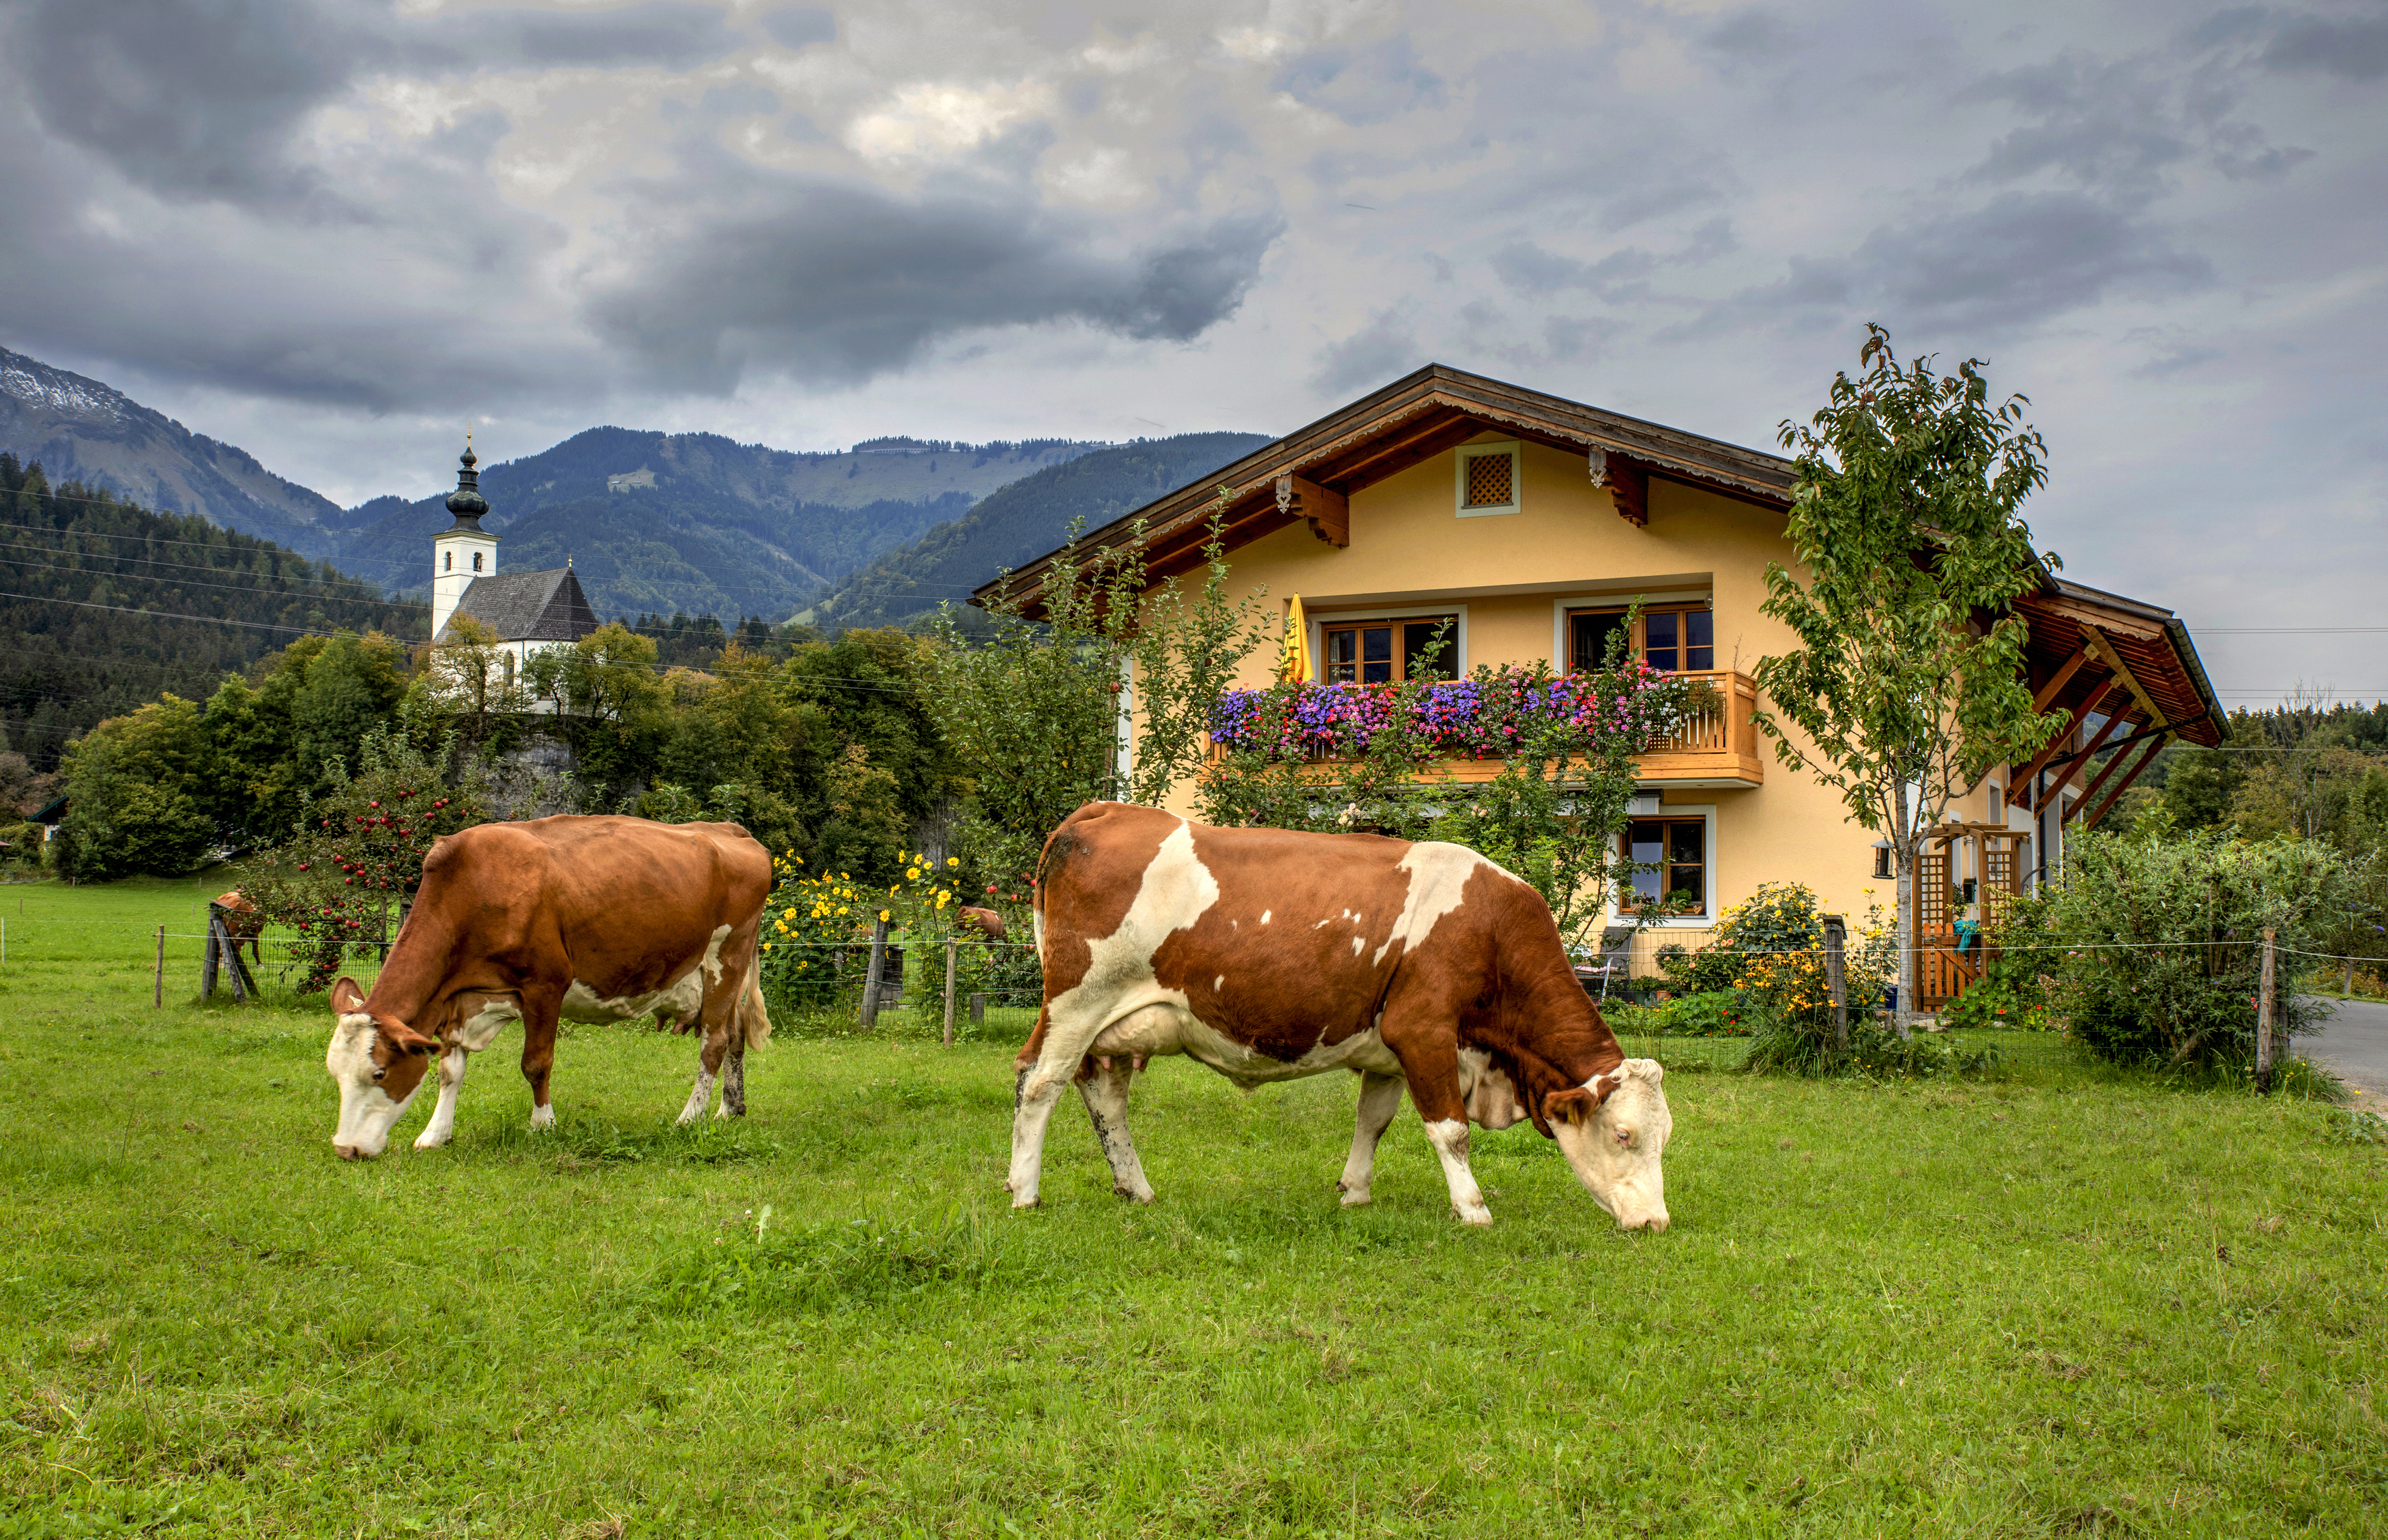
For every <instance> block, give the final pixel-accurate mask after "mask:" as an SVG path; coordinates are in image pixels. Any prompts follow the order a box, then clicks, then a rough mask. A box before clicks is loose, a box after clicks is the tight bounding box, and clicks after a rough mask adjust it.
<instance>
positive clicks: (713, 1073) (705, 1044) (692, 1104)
mask: <svg viewBox="0 0 2388 1540" xmlns="http://www.w3.org/2000/svg"><path fill="white" fill-rule="evenodd" d="M696 1043H697V1048H696V1084H695V1085H694V1086H692V1087H691V1088H689V1093H688V1105H687V1106H685V1107H682V1108H681V1109H680V1123H681V1124H682V1125H683V1126H685V1125H687V1124H691V1123H693V1122H695V1121H696V1120H697V1119H698V1118H700V1117H703V1116H704V1115H705V1108H706V1107H707V1106H709V1105H710V1104H711V1103H712V1101H713V1084H714V1081H715V1080H717V1079H718V1078H719V1076H720V1075H721V1062H722V1061H723V1060H724V1059H726V1058H728V1057H729V1056H730V1035H729V1034H728V1033H726V1032H724V1033H715V1032H704V1033H702V1034H701V1035H700V1036H699V1037H697V1039H696ZM740 1072H741V1075H742V1076H743V1072H744V1071H743V1064H742V1065H741V1071H740ZM742 1085H743V1081H742ZM742 1094H743V1091H742Z"/></svg>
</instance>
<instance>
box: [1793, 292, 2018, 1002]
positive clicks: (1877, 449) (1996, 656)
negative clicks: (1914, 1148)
mask: <svg viewBox="0 0 2388 1540" xmlns="http://www.w3.org/2000/svg"><path fill="white" fill-rule="evenodd" d="M1866 333H1867V335H1866V342H1865V345H1864V347H1863V348H1862V349H1861V350H1860V352H1859V355H1858V356H1859V363H1860V365H1861V373H1860V374H1859V375H1857V376H1856V377H1854V378H1853V377H1851V376H1850V375H1848V373H1846V372H1842V373H1839V374H1836V375H1835V376H1834V379H1833V385H1832V389H1831V396H1830V401H1829V404H1827V405H1826V406H1824V407H1823V409H1822V410H1820V411H1819V412H1817V413H1816V414H1815V416H1814V417H1813V418H1812V419H1811V421H1810V424H1809V425H1805V426H1802V425H1797V424H1794V423H1791V422H1787V421H1786V422H1785V423H1784V425H1783V429H1782V439H1783V444H1784V447H1785V448H1786V449H1788V450H1790V451H1791V452H1792V454H1793V456H1794V460H1795V464H1796V475H1797V481H1796V483H1795V488H1794V491H1793V501H1792V505H1791V514H1790V519H1789V535H1790V540H1791V546H1792V550H1793V552H1794V553H1795V554H1796V557H1797V564H1798V567H1799V570H1798V571H1797V572H1796V573H1795V572H1794V571H1792V570H1790V569H1787V568H1785V566H1782V565H1781V564H1780V563H1770V564H1769V565H1768V567H1767V574H1766V583H1767V599H1766V603H1765V605H1763V606H1762V608H1763V609H1764V612H1765V613H1766V614H1768V615H1770V616H1772V617H1774V618H1775V619H1777V620H1780V621H1782V622H1783V623H1784V624H1785V625H1786V626H1788V627H1789V628H1790V629H1791V630H1792V631H1793V632H1794V633H1795V634H1796V635H1797V638H1798V642H1799V644H1798V646H1797V647H1796V648H1794V649H1792V650H1791V651H1789V652H1787V653H1784V654H1781V655H1774V656H1770V657H1766V658H1763V659H1761V660H1759V665H1758V668H1757V670H1756V677H1757V682H1758V685H1759V689H1760V690H1761V691H1762V692H1763V694H1764V695H1765V697H1766V699H1767V701H1768V702H1769V703H1770V704H1769V706H1767V707H1766V708H1763V709H1761V710H1759V712H1758V713H1757V722H1758V725H1759V728H1760V729H1761V730H1762V731H1764V732H1766V733H1767V734H1768V735H1769V736H1771V737H1772V738H1773V740H1774V747H1775V753H1776V754H1777V756H1778V757H1781V759H1782V760H1783V762H1784V763H1785V764H1786V765H1788V766H1790V767H1791V768H1792V769H1794V770H1808V771H1810V772H1811V773H1812V774H1813V775H1814V776H1815V777H1816V778H1817V779H1818V780H1819V781H1821V782H1822V783H1824V784H1825V785H1828V786H1830V787H1832V788H1834V789H1835V791H1837V792H1839V793H1840V794H1841V798H1842V801H1843V804H1844V805H1845V806H1846V807H1847V808H1848V810H1849V815H1850V816H1851V817H1852V818H1854V819H1855V820H1856V821H1858V822H1859V823H1860V824H1861V825H1863V826H1864V827H1865V828H1867V829H1870V830H1875V831H1878V832H1880V833H1883V834H1886V836H1887V837H1888V839H1889V841H1890V844H1891V848H1892V850H1893V852H1894V854H1895V855H1896V857H1897V859H1898V872H1899V879H1898V884H1899V886H1898V894H1899V898H1898V902H1899V916H1898V921H1899V938H1900V947H1899V1016H1900V1022H1901V1027H1902V1030H1904V1024H1905V1021H1906V1019H1907V1017H1908V1016H1909V1015H1910V1014H1911V1013H1912V1012H1913V1009H1914V1000H1915V946H1914V925H1915V904H1914V894H1913V892H1912V885H1913V881H1914V877H1913V872H1914V859H1915V853H1916V850H1917V848H1918V847H1919V846H1921V845H1922V843H1923V840H1924V831H1925V830H1927V829H1929V828H1931V827H1932V826H1933V825H1934V824H1936V823H1938V822H1939V821H1941V819H1942V818H1943V817H1944V816H1945V815H1946V813H1947V810H1948V808H1949V805H1950V803H1951V802H1953V801H1954V800H1956V799H1957V798H1958V797H1960V796H1962V795H1964V794H1965V793H1967V792H1969V791H1970V790H1972V789H1973V788H1974V787H1975V785H1977V784H1979V783H1980V782H1981V780H1982V778H1983V776H1984V775H1986V774H1987V773H1988V771H1989V770H1990V768H1991V767H1992V766H1994V765H1998V764H2001V763H2004V762H2007V761H2010V760H2013V759H2015V758H2019V757H2026V756H2028V755H2030V754H2031V753H2033V752H2034V751H2036V750H2037V749H2038V748H2039V745H2041V744H2043V743H2045V742H2047V741H2048V739H2049V738H2050V737H2051V735H2053V734H2054V733H2055V732H2058V731H2059V730H2060V729H2061V728H2062V727H2063V726H2064V716H2063V714H2062V713H2061V712H2054V711H2051V712H2048V713H2045V714H2043V713H2039V712H2037V711H2035V710H2034V709H2033V707H2032V693H2031V687H2030V684H2029V681H2028V680H2027V678H2026V672H2025V668H2024V643H2025V641H2026V635H2027V628H2026V624H2025V622H2024V619H2023V617H2021V616H2019V615H2016V614H2014V613H2013V611H2012V610H2011V608H2010V605H2011V602H2012V601H2013V599H2014V598H2015V597H2016V595H2018V594H2020V593H2021V592H2023V591H2024V589H2025V587H2026V585H2027V584H2029V583H2030V582H2031V581H2032V580H2033V575H2034V566H2035V562H2036V559H2037V558H2036V554H2035V553H2034V551H2033V549H2032V543H2031V531H2030V529H2029V528H2027V527H2026V525H2025V524H2024V522H2023V520H2022V518H2021V517H2020V516H2018V510H2019V509H2020V508H2021V507H2022V505H2023V503H2024V500H2025V499H2026V498H2027V497H2029V496H2030V495H2031V493H2032V492H2033V491H2035V490H2038V489H2039V487H2040V486H2041V485H2042V484H2043V483H2044V482H2045V481H2046V480H2047V470H2046V467H2045V465H2044V463H2043V455H2044V447H2043V445H2042V444H2041V441H2040V437H2039V433H2038V432H2037V431H2036V430H2035V429H2033V428H2032V427H2031V426H2028V425H2027V424H2026V423H2025V422H2024V420H2023V409H2024V406H2025V401H2024V399H2023V398H2022V397H2020V396H2016V397H2010V398H2009V399H2008V400H2007V401H2004V402H2002V403H2001V404H1999V405H1997V406H1993V405H1991V404H1990V399H1989V382H1988V379H1987V378H1986V377H1985V376H1984V375H1983V373H1982V370H1983V368H1984V365H1983V363H1982V361H1981V360H1979V359H1967V360H1965V361H1964V362H1963V363H1960V364H1959V365H1958V366H1957V371H1956V373H1955V374H1953V375H1945V376H1944V375H1938V374H1937V373H1936V372H1935V371H1934V369H1933V361H1932V359H1931V358H1930V357H1929V356H1926V357H1924V358H1921V359H1918V360H1916V361H1915V362H1914V363H1912V364H1910V365H1908V366H1906V367H1905V368H1902V367H1901V366H1900V364H1899V360H1898V358H1897V356H1896V355H1895V354H1894V353H1893V352H1892V350H1891V344H1890V334H1889V333H1888V332H1886V331H1885V330H1884V329H1883V328H1882V327H1880V326H1878V325H1869V326H1868V327H1867V328H1866ZM2049 561H2050V565H2051V566H2053V565H2054V558H2053V557H2051V558H2049Z"/></svg>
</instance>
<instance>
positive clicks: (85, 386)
mask: <svg viewBox="0 0 2388 1540" xmlns="http://www.w3.org/2000/svg"><path fill="white" fill-rule="evenodd" d="M0 452H7V453H10V454H13V455H15V456H16V457H17V461H18V463H19V465H34V464H39V465H44V466H45V467H47V469H48V472H49V477H50V479H51V480H53V481H56V482H58V483H60V484H62V485H63V484H64V483H66V482H69V481H76V482H81V483H83V485H85V486H91V487H105V488H107V489H108V490H110V491H112V492H114V493H115V494H116V495H117V496H119V497H121V498H123V499H125V500H126V501H127V502H131V503H140V504H141V505H143V506H144V507H150V508H162V509H168V510H171V511H172V512H175V513H185V514H205V515H208V516H209V517H210V518H211V519H213V520H214V521H215V522H217V523H218V524H221V525H223V526H225V527H226V528H234V529H246V530H248V531H249V532H251V533H262V534H267V535H270V536H274V537H278V538H279V539H280V541H281V542H282V543H283V544H284V545H286V546H287V547H290V548H292V549H294V550H297V551H299V553H300V554H304V555H310V556H325V555H329V554H331V552H332V541H334V539H335V538H336V537H335V535H334V533H333V530H332V521H335V520H337V517H338V515H339V511H340V510H339V505H338V504H337V503H334V502H333V501H332V500H331V499H329V498H327V497H324V495H323V494H321V493H320V492H315V491H311V490H308V489H307V488H305V487H301V486H299V484H298V483H297V482H295V481H286V480H285V479H283V478H282V477H278V476H276V475H274V474H273V472H272V471H269V470H267V469H266V468H265V467H264V466H263V465H259V464H258V463H257V460H256V458H255V457H254V456H252V455H250V454H249V453H248V452H247V451H246V450H242V449H238V448H235V446H233V445H231V444H226V443H220V442H218V441H217V440H215V439H210V438H209V437H207V436H206V435H205V434H201V433H193V432H192V431H191V430H190V429H188V428H186V427H184V426H183V425H182V424H180V423H178V422H176V421H174V420H173V419H172V418H171V417H169V416H167V415H166V414H164V413H162V412H158V411H154V410H152V409H151V408H149V407H146V406H143V405H142V404H141V403H140V402H138V401H133V400H132V399H131V398H129V397H127V396H126V395H125V394H124V393H123V392H122V391H121V390H118V389H116V388H113V387H110V386H108V385H105V384H103V383H101V382H100V381H98V380H95V379H90V378H87V377H85V376H84V375H77V374H72V373H70V372H69V371H67V370H64V369H56V368H52V367H51V366H50V365H49V364H46V363H43V362H42V361H41V360H39V359H36V358H28V357H26V356H25V355H24V354H23V353H16V352H10V351H9V350H7V349H6V348H0Z"/></svg>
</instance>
